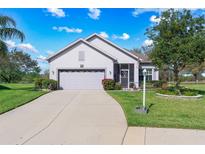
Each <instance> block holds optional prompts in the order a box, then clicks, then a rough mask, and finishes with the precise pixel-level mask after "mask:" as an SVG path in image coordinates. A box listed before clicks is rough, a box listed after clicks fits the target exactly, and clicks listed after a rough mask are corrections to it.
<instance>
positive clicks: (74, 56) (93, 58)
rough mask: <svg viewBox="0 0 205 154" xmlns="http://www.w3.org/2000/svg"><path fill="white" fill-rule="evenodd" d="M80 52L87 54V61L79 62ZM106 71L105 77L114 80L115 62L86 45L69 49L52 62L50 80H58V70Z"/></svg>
mask: <svg viewBox="0 0 205 154" xmlns="http://www.w3.org/2000/svg"><path fill="white" fill-rule="evenodd" d="M79 51H84V52H85V61H79V57H78V56H79V55H78V54H79ZM80 65H84V67H83V68H82V69H105V77H106V78H111V79H113V74H114V73H113V61H112V60H111V59H110V58H108V57H106V56H104V55H102V54H101V53H99V52H98V51H96V50H94V49H92V48H90V47H89V46H87V45H86V44H84V43H81V44H79V45H77V46H76V47H74V48H72V49H69V50H68V51H67V52H64V53H62V54H61V55H59V56H58V57H57V58H54V59H53V60H51V61H50V79H54V80H58V69H81V68H80Z"/></svg>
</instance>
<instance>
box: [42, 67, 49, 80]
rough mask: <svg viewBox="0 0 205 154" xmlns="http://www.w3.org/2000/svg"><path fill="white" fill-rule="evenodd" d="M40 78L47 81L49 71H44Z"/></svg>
mask: <svg viewBox="0 0 205 154" xmlns="http://www.w3.org/2000/svg"><path fill="white" fill-rule="evenodd" d="M41 76H42V78H45V79H49V69H46V70H45V71H44V72H43V74H42V75H41Z"/></svg>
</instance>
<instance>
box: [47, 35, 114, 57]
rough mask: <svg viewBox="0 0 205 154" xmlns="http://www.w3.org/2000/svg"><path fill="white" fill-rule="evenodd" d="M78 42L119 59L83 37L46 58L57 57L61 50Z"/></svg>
mask: <svg viewBox="0 0 205 154" xmlns="http://www.w3.org/2000/svg"><path fill="white" fill-rule="evenodd" d="M78 42H83V43H85V44H86V45H89V46H91V47H93V48H94V49H96V50H99V51H101V52H102V53H104V54H105V55H107V56H108V57H111V58H112V59H114V60H117V58H116V57H114V56H113V55H111V54H109V53H107V52H105V51H103V50H102V49H99V48H98V47H96V46H95V45H93V44H91V43H90V42H88V41H86V40H83V39H82V38H80V39H78V40H76V41H74V42H72V43H70V44H69V45H67V46H66V47H64V48H63V49H61V50H59V51H58V52H56V53H55V54H53V55H51V56H49V57H48V58H46V60H47V61H48V60H49V59H51V58H52V57H55V56H56V55H58V54H60V53H61V52H63V51H65V50H66V49H67V48H69V47H71V46H73V45H75V44H77V43H78Z"/></svg>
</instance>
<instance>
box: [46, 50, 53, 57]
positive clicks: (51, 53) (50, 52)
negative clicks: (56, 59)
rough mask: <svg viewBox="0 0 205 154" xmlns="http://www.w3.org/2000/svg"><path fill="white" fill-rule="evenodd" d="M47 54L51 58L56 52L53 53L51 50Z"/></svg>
mask: <svg viewBox="0 0 205 154" xmlns="http://www.w3.org/2000/svg"><path fill="white" fill-rule="evenodd" d="M46 53H47V54H48V55H49V56H51V55H53V54H54V52H53V51H50V50H48V51H46Z"/></svg>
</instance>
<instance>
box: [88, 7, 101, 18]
mask: <svg viewBox="0 0 205 154" xmlns="http://www.w3.org/2000/svg"><path fill="white" fill-rule="evenodd" d="M88 10H89V13H88V16H89V17H90V18H92V19H94V20H97V19H99V17H100V13H101V11H100V9H97V8H90V9H88Z"/></svg>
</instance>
